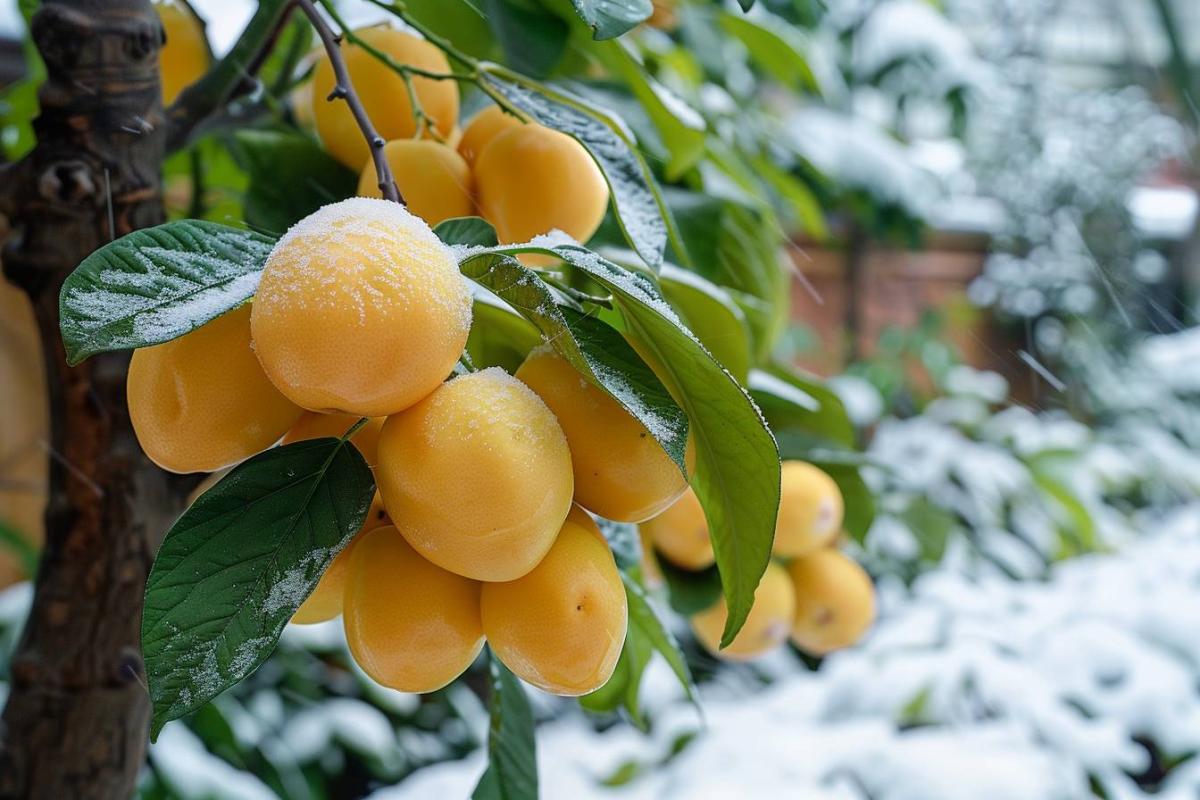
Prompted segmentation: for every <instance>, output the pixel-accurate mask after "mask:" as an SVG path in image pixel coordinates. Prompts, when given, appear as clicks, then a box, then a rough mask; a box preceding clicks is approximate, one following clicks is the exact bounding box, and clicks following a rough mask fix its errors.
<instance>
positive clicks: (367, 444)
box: [283, 411, 384, 467]
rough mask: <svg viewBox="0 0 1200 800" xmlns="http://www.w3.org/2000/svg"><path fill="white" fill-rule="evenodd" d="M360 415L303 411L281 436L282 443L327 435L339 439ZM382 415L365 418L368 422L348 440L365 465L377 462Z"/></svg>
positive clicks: (373, 464)
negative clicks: (364, 461)
mask: <svg viewBox="0 0 1200 800" xmlns="http://www.w3.org/2000/svg"><path fill="white" fill-rule="evenodd" d="M359 419H361V417H356V416H354V415H353V414H317V413H315V412H313V411H306V412H304V416H302V417H300V420H299V421H298V422H297V423H296V424H295V425H293V426H292V428H291V430H289V431H288V432H287V433H286V434H285V435H284V437H283V443H284V444H291V443H292V442H302V441H305V440H306V439H322V438H325V437H330V438H333V439H340V438H342V436H343V434H345V433H346V431H348V430H350V428H352V427H353V426H354V423H356V422H358V421H359ZM383 419H384V418H383V417H375V418H374V419H371V420H367V424H366V425H363V426H362V427H361V428H359V430H358V433H356V434H354V437H353V438H352V439H350V443H351V444H353V445H354V446H355V447H357V448H358V452H360V453H362V455H363V459H365V460H366V462H367V464H368V466H372V467H373V466H375V464H376V463H377V462H378V461H379V432H380V431H382V430H383Z"/></svg>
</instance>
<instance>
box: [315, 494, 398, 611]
mask: <svg viewBox="0 0 1200 800" xmlns="http://www.w3.org/2000/svg"><path fill="white" fill-rule="evenodd" d="M391 524H392V523H391V522H390V521H389V520H388V516H387V511H386V510H385V509H384V507H383V500H382V499H381V498H380V497H379V493H378V492H376V493H375V499H374V500H372V501H371V508H370V509H369V510H368V511H367V518H366V519H365V520H364V521H363V524H362V527H361V528H359V530H358V533H356V534H355V535H354V538H353V539H351V540H350V543H349V544H348V545H346V547H345V548H344V549H343V550H342V552H340V553H338V554H337V555H336V556H334V557H333V561H332V562H330V564H329V566H328V567H326V568H325V573H324V574H323V575H322V576H321V580H320V581H318V582H317V587H316V588H315V589H313V592H312V594H310V595H309V596H308V597H307V598H306V599H305V600H304V602H303V603H301V605H300V608H298V609H296V613H295V614H293V615H292V622H294V623H295V624H297V625H312V624H314V623H317V622H326V621H327V620H331V619H333V618H334V617H336V616H337V615H338V614H340V613H342V600H343V598H344V596H345V593H346V579H347V578H348V577H349V575H350V558H351V553H352V552H353V551H354V545H355V544H357V543H358V541H359V540H360V539H362V537H363V536H364V535H365V534H366V533H367V532H368V531H373V530H375V529H376V528H380V527H383V526H384V525H391Z"/></svg>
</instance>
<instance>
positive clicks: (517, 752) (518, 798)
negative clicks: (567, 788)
mask: <svg viewBox="0 0 1200 800" xmlns="http://www.w3.org/2000/svg"><path fill="white" fill-rule="evenodd" d="M491 686H492V696H491V699H490V701H489V706H490V709H491V725H490V727H489V729H488V766H487V770H486V771H485V772H484V773H483V777H482V778H481V779H480V781H479V785H478V786H476V787H475V791H474V793H473V794H472V795H471V797H472V800H531V799H532V798H536V797H537V796H538V774H537V746H536V742H535V737H534V723H533V709H532V708H530V706H529V698H528V697H527V696H526V695H525V689H524V687H523V686H521V682H520V681H519V680H517V678H516V676H514V675H513V674H512V673H511V672H509V671H508V668H507V667H505V666H504V665H503V664H501V663H500V660H499V659H498V658H496V657H494V656H493V657H492V658H491Z"/></svg>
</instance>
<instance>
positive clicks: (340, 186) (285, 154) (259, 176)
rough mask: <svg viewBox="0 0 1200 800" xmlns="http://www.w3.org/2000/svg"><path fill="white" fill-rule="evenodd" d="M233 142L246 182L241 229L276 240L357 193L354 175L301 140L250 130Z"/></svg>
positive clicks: (293, 135) (287, 134)
mask: <svg viewBox="0 0 1200 800" xmlns="http://www.w3.org/2000/svg"><path fill="white" fill-rule="evenodd" d="M235 142H236V147H235V148H234V151H233V152H234V155H235V158H236V159H237V161H238V163H239V164H240V165H241V167H242V169H244V170H246V172H247V173H248V174H249V176H250V187H249V189H248V190H247V192H246V198H245V201H244V208H245V212H244V213H245V215H246V224H247V225H249V226H250V227H252V228H254V229H255V230H260V231H270V232H271V233H274V234H276V235H282V234H283V233H284V232H285V231H286V230H287V229H288V228H290V227H292V225H294V224H296V223H297V222H299V221H300V220H302V219H304V218H305V217H307V216H308V215H309V214H311V213H313V212H314V211H316V210H317V209H319V208H321V207H322V206H325V205H328V204H330V203H335V202H337V201H338V200H344V199H346V198H347V197H353V196H354V194H355V192H356V191H357V190H358V175H357V174H356V173H355V172H353V171H351V170H349V169H347V168H346V167H345V166H343V165H342V164H341V163H340V162H338V161H337V160H336V159H334V158H333V157H332V156H331V155H329V154H328V153H327V152H325V150H323V149H322V148H321V147H320V146H319V145H318V144H317V143H316V142H314V141H313V140H312V139H310V138H309V137H307V136H304V135H302V134H299V133H294V132H291V131H278V130H256V129H250V130H243V131H238V133H237V136H236V137H235Z"/></svg>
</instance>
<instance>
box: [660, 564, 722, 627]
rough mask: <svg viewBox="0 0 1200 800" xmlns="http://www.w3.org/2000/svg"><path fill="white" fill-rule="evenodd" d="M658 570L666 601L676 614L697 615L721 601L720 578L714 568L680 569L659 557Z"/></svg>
mask: <svg viewBox="0 0 1200 800" xmlns="http://www.w3.org/2000/svg"><path fill="white" fill-rule="evenodd" d="M658 568H659V571H660V572H662V575H663V580H664V581H665V582H666V584H667V600H668V602H670V604H671V608H672V609H674V611H675V613H677V614H680V615H682V616H685V617H690V616H692V615H693V614H699V613H700V612H701V611H705V610H707V609H709V608H712V607H713V605H715V604H716V602H717V601H718V600H720V599H721V576H720V573H718V572H717V568H716V567H709V568H708V569H703V570H687V569H681V568H680V567H676V566H675V565H673V564H672V563H671V562H670V561H667V560H666V559H665V558H662V557H661V556H660V557H659V559H658Z"/></svg>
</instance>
